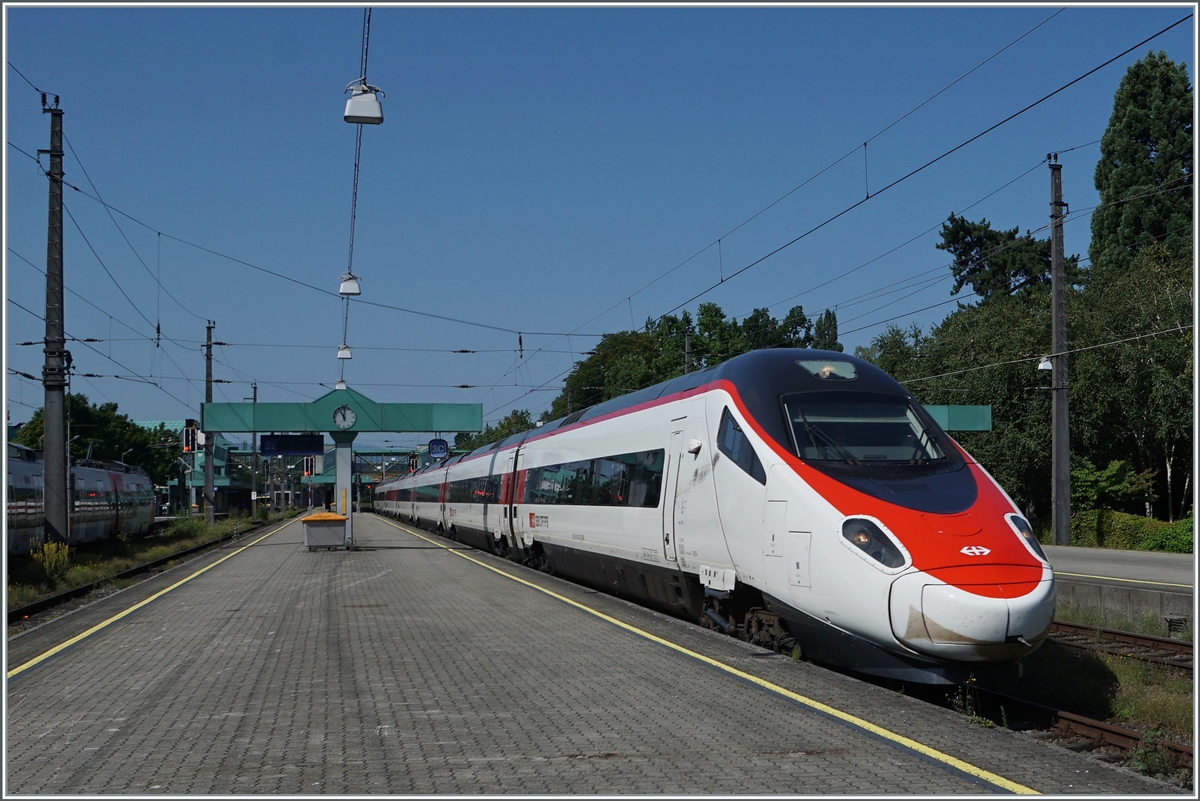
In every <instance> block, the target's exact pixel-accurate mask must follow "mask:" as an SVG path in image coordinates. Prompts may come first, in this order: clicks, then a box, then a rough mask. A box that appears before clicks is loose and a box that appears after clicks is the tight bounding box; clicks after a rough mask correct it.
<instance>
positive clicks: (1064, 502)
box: [1050, 153, 1071, 545]
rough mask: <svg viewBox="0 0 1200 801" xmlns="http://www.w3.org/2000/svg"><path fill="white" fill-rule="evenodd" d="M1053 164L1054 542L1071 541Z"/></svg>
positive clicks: (1057, 177)
mask: <svg viewBox="0 0 1200 801" xmlns="http://www.w3.org/2000/svg"><path fill="white" fill-rule="evenodd" d="M1053 158H1054V162H1055V163H1052V164H1050V295H1051V309H1050V326H1051V339H1050V348H1051V351H1052V353H1051V356H1050V364H1051V368H1052V372H1051V373H1050V384H1051V388H1052V391H1051V393H1050V394H1051V395H1052V396H1053V407H1052V411H1053V436H1052V442H1051V447H1052V449H1053V453H1052V456H1051V459H1052V464H1053V470H1052V479H1051V492H1050V497H1051V506H1052V507H1053V509H1054V513H1053V521H1054V544H1055V545H1070V544H1071V429H1070V423H1069V420H1070V418H1069V415H1068V413H1067V278H1066V267H1065V263H1064V259H1063V231H1062V218H1063V210H1064V209H1065V208H1066V207H1067V204H1066V203H1063V199H1062V165H1061V164H1058V163H1057V162H1058V154H1057V153H1055V154H1053Z"/></svg>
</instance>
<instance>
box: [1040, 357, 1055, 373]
mask: <svg viewBox="0 0 1200 801" xmlns="http://www.w3.org/2000/svg"><path fill="white" fill-rule="evenodd" d="M1038 369H1039V370H1053V369H1054V365H1053V364H1051V363H1050V357H1049V356H1043V357H1042V360H1041V361H1040V362H1038Z"/></svg>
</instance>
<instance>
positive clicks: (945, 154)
mask: <svg viewBox="0 0 1200 801" xmlns="http://www.w3.org/2000/svg"><path fill="white" fill-rule="evenodd" d="M1192 17H1193V15H1192V14H1188V15H1187V16H1185V17H1183V18H1182V19H1180V20H1178V21H1176V22H1174V23H1172V24H1170V25H1168V26H1167V27H1165V28H1163V29H1162V30H1160V31H1158V32H1157V33H1154V34H1152V35H1151V36H1149V37H1147V38H1145V39H1143V40H1142V41H1140V42H1138V43H1137V44H1136V45H1133V46H1132V47H1130V48H1128V49H1126V50H1124V51H1123V52H1121V53H1118V54H1117V55H1115V56H1113V57H1112V58H1110V59H1108V60H1107V61H1105V62H1104V63H1102V64H1100V65H1098V66H1096V67H1094V68H1092V69H1091V70H1088V71H1087V72H1085V73H1084V74H1082V75H1080V76H1079V77H1077V78H1075V79H1074V80H1072V81H1069V82H1068V83H1066V84H1063V85H1062V86H1060V87H1058V88H1057V89H1055V90H1054V91H1052V92H1050V93H1048V94H1046V95H1044V96H1043V97H1041V98H1039V99H1038V100H1035V101H1034V102H1032V103H1030V104H1029V105H1027V106H1025V107H1024V108H1022V109H1021V110H1019V111H1016V112H1014V113H1013V114H1010V115H1009V116H1008V117H1006V118H1004V119H1002V120H1000V121H999V122H997V123H995V124H993V125H991V126H990V127H988V128H986V129H984V130H983V131H981V132H979V133H978V134H976V135H974V136H972V137H971V138H969V139H967V140H965V141H964V142H962V143H960V144H958V145H956V146H955V147H953V148H950V149H949V150H946V151H945V152H943V153H941V154H940V155H938V156H937V157H935V158H933V159H931V160H930V161H928V162H926V163H925V164H923V165H921V166H920V167H917V168H916V169H914V170H912V171H910V172H909V173H907V174H905V175H903V176H901V177H900V178H897V179H896V180H894V181H892V182H891V183H889V184H887V185H886V186H884V187H883V188H882V189H880V190H879V191H877V192H875V193H874V194H871V195H869V196H868V197H866V198H863V199H862V200H859V201H857V202H856V203H853V204H851V205H849V206H847V207H846V208H844V209H842V210H841V211H839V212H837V213H835V214H833V215H832V216H830V217H829V218H828V219H826V220H824V221H822V222H820V223H818V224H817V225H815V226H813V227H812V228H810V229H808V230H807V231H805V232H803V233H801V234H800V235H799V236H796V237H795V238H793V239H792V240H790V241H788V242H786V243H784V244H783V245H780V246H779V247H777V248H775V249H774V250H772V251H770V252H768V253H766V254H765V255H763V256H761V257H759V258H757V259H755V260H754V261H752V262H750V263H749V264H747V265H746V266H744V267H742V268H741V269H740V270H737V271H735V272H734V273H732V274H730V275H729V276H725V275H724V270H723V268H722V275H721V280H719V281H718V282H717V283H715V284H712V285H711V286H709V287H707V288H706V289H704V290H702V291H701V292H699V293H697V294H695V295H693V296H692V297H690V298H689V299H687V300H686V301H684V302H683V303H680V304H677V305H676V306H675V307H673V308H672V309H670V310H669V311H667V312H664V313H663V314H661V315H659V316H658V317H657V318H656V319H658V320H662V319H663V318H664V317H667V316H668V315H671V314H673V313H675V312H676V311H678V310H680V309H682V308H683V307H685V306H687V305H689V304H691V303H692V302H694V301H696V300H698V299H700V298H701V297H703V296H704V295H707V294H708V293H709V292H711V291H713V290H715V289H716V288H718V287H720V286H723V285H724V284H725V283H727V282H728V281H729V280H730V279H732V278H735V277H737V276H738V275H741V274H742V273H744V272H746V271H748V270H750V269H751V268H753V267H755V266H757V265H758V264H761V263H762V262H764V261H766V260H768V259H770V258H771V257H772V256H775V255H776V254H778V253H780V252H782V251H783V250H786V249H787V248H789V247H791V246H792V245H794V244H796V243H797V242H799V241H801V240H802V239H805V238H806V237H808V236H810V235H811V234H813V233H815V232H816V231H818V230H820V229H821V228H824V227H825V226H826V225H828V224H830V223H832V222H834V221H835V220H837V219H839V218H840V217H842V216H844V215H846V214H848V213H849V212H850V211H852V210H854V209H856V208H858V207H859V206H861V205H863V204H864V203H868V202H870V201H872V200H874V199H875V198H877V197H879V195H881V194H883V193H884V192H887V191H888V190H890V189H892V188H894V187H896V186H898V185H899V184H901V183H903V182H905V181H907V180H908V179H910V178H912V177H913V176H915V175H917V174H919V173H921V172H923V171H924V170H926V169H928V168H929V167H931V166H933V165H934V164H936V163H938V162H940V161H941V160H943V159H945V158H946V157H948V156H950V155H952V154H953V153H955V152H957V151H959V150H961V149H962V148H964V147H966V146H967V145H969V144H971V143H972V142H975V141H977V140H978V139H980V138H982V137H983V136H985V135H987V134H988V133H991V132H992V131H994V130H996V129H998V128H1000V127H1001V126H1003V125H1005V124H1007V123H1009V122H1011V121H1012V120H1014V119H1016V118H1017V117H1019V116H1021V115H1022V114H1025V113H1026V112H1028V111H1030V110H1032V109H1033V108H1035V107H1037V106H1039V105H1041V104H1042V103H1044V102H1046V101H1047V100H1049V99H1050V98H1052V97H1054V96H1055V95H1057V94H1059V93H1061V92H1063V91H1065V90H1066V89H1068V88H1069V87H1071V86H1073V85H1074V84H1076V83H1079V82H1080V81H1082V80H1084V79H1085V78H1087V77H1089V76H1091V75H1093V74H1095V73H1096V72H1098V71H1100V70H1101V69H1103V68H1104V67H1107V66H1108V65H1110V64H1112V63H1113V62H1115V61H1117V60H1118V59H1120V58H1122V57H1124V56H1126V55H1128V54H1129V53H1131V52H1133V51H1134V50H1137V49H1138V48H1140V47H1141V46H1142V45H1145V44H1146V43H1148V42H1151V41H1153V40H1154V39H1156V38H1158V37H1159V36H1162V35H1163V34H1165V33H1167V32H1168V31H1170V30H1172V29H1174V28H1175V27H1177V26H1179V25H1181V24H1183V23H1184V22H1186V21H1187V20H1189V19H1191V18H1192ZM885 130H886V129H885ZM868 141H869V140H868ZM857 149H858V148H857V147H856V148H855V149H854V150H851V151H849V152H848V153H847V154H846V155H845V156H843V157H842V159H839V160H838V161H839V162H840V161H841V160H844V159H845V158H847V157H849V156H850V155H852V154H853V153H854V152H857ZM836 163H838V162H834V164H836ZM832 166H833V165H830V167H832ZM826 169H829V167H827V168H826ZM822 172H823V171H822ZM819 174H820V173H818V175H819ZM815 177H816V176H814V178H815ZM809 180H812V179H809ZM806 183H807V182H806ZM803 185H804V184H801V186H803ZM799 188H800V187H797V189H799ZM793 191H795V190H793ZM789 194H790V193H789ZM785 197H786V195H785ZM781 200H782V198H781ZM777 202H778V201H777ZM772 205H774V204H772ZM767 208H770V206H768V207H767ZM765 210H766V209H764V211H765ZM760 213H761V212H760ZM755 216H757V215H755ZM750 219H753V217H752V218H750ZM748 221H749V220H747V222H748ZM744 224H745V223H743V225H744ZM739 227H740V226H739ZM734 230H736V228H735V229H734ZM727 235H728V234H726V235H725V236H727ZM722 238H723V237H719V238H718V240H715V241H716V242H719V241H720V239H722ZM710 247H712V244H709V245H708V246H706V247H705V248H703V249H701V250H700V251H697V253H695V254H693V255H692V256H690V257H689V258H688V259H685V260H684V261H683V262H680V264H678V265H676V266H675V267H674V268H672V269H671V270H668V271H667V272H666V273H663V275H661V276H659V278H656V279H655V280H654V281H652V282H650V283H649V284H647V285H646V286H645V287H643V288H642V290H638V291H639V292H640V291H643V290H644V289H647V288H649V287H650V286H651V285H653V284H654V283H656V282H657V281H659V280H661V279H662V278H664V277H666V276H667V275H669V274H670V273H671V272H674V270H676V269H678V268H679V267H681V266H683V265H684V264H686V263H687V262H689V261H691V260H692V259H693V258H695V257H696V256H698V255H700V253H703V252H704V251H705V250H707V249H708V248H710ZM635 294H636V293H635ZM628 297H632V295H630V296H628ZM618 303H619V302H618ZM613 308H615V306H613V307H610V308H609V309H607V310H605V311H604V312H601V313H600V314H599V315H597V316H596V317H593V318H591V319H590V320H588V321H587V322H585V323H583V325H587V323H588V322H592V321H593V320H595V319H598V318H599V317H601V316H603V315H604V314H607V313H608V312H609V311H611V310H612V309H613ZM536 355H537V352H536V351H535V352H534V353H533V354H531V357H530V358H532V357H533V356H536ZM511 371H512V370H511V369H510V370H509V371H508V372H511ZM507 374H508V373H506V374H505V375H507Z"/></svg>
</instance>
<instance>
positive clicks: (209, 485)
mask: <svg viewBox="0 0 1200 801" xmlns="http://www.w3.org/2000/svg"><path fill="white" fill-rule="evenodd" d="M215 326H216V323H215V322H214V321H212V320H209V321H208V338H207V340H206V342H205V345H204V402H205V403H212V402H213V394H212V385H213V378H212V346H213V340H212V332H213V328H214V327H215ZM216 500H217V499H216V493H214V492H213V437H212V432H211V431H209V430H208V426H207V425H206V426H205V427H204V522H205V523H206V524H207V525H208V527H209V528H212V527H213V524H214V522H215V521H214V516H215V512H216V510H215V509H214V508H213V507H214V506H215V505H216Z"/></svg>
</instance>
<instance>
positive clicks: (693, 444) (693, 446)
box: [687, 439, 704, 456]
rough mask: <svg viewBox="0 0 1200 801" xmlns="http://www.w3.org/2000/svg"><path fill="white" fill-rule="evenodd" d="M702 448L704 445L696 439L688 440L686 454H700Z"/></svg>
mask: <svg viewBox="0 0 1200 801" xmlns="http://www.w3.org/2000/svg"><path fill="white" fill-rule="evenodd" d="M702 447H704V443H703V442H701V441H700V440H698V439H693V440H688V449H687V451H688V453H690V454H692V455H693V456H695V455H696V454H698V453H700V449H701V448H702Z"/></svg>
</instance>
